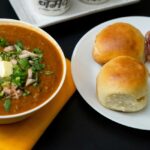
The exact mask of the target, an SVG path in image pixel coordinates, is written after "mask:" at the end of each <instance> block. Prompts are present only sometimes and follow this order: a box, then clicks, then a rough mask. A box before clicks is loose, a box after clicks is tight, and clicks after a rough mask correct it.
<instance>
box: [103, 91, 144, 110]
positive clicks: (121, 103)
mask: <svg viewBox="0 0 150 150" xmlns="http://www.w3.org/2000/svg"><path fill="white" fill-rule="evenodd" d="M103 102H104V103H103V105H104V106H105V107H108V108H110V109H112V110H117V111H123V112H134V111H138V110H141V109H142V108H144V107H145V105H146V103H147V98H146V96H142V97H140V98H138V99H136V98H135V97H134V96H131V95H128V94H120V93H119V94H118V93H117V94H111V95H108V96H107V97H106V99H105V101H103Z"/></svg>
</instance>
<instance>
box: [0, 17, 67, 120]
mask: <svg viewBox="0 0 150 150" xmlns="http://www.w3.org/2000/svg"><path fill="white" fill-rule="evenodd" d="M0 24H6V25H8V24H10V25H16V26H21V27H25V28H27V29H29V28H30V30H33V31H35V32H37V33H39V34H41V35H43V36H44V37H45V38H47V40H49V41H50V42H52V44H54V46H55V47H56V49H57V52H59V55H60V57H61V61H62V66H63V71H62V77H61V80H60V83H59V85H58V87H57V88H56V90H55V91H54V92H53V94H52V95H51V96H50V97H49V98H48V99H47V100H45V101H44V102H42V103H41V104H39V105H37V106H36V107H34V108H31V109H29V110H26V111H24V112H20V113H17V114H9V115H0V119H11V118H18V117H24V116H27V115H30V114H32V113H34V112H36V111H37V110H39V109H41V108H42V107H44V106H45V105H46V104H48V103H49V102H50V101H51V100H52V99H53V98H54V97H55V96H56V95H57V94H58V92H59V91H60V89H61V87H62V86H63V83H64V81H65V77H66V71H67V67H66V59H65V55H64V53H63V50H62V49H61V47H60V45H59V44H58V43H57V41H56V40H55V39H54V38H53V37H52V36H51V35H50V34H48V33H47V32H46V31H44V30H43V29H41V28H39V27H37V26H35V25H32V24H30V23H27V22H24V21H21V20H16V19H0Z"/></svg>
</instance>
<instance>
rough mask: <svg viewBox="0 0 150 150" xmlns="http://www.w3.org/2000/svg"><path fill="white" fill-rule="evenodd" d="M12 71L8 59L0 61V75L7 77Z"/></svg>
mask: <svg viewBox="0 0 150 150" xmlns="http://www.w3.org/2000/svg"><path fill="white" fill-rule="evenodd" d="M12 73H13V65H12V63H11V62H9V61H0V77H2V78H3V77H9V76H10V75H11V74H12Z"/></svg>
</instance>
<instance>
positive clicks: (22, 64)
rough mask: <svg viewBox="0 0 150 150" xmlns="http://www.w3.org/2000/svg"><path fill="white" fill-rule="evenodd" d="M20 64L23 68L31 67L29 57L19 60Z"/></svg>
mask: <svg viewBox="0 0 150 150" xmlns="http://www.w3.org/2000/svg"><path fill="white" fill-rule="evenodd" d="M18 64H19V65H20V67H21V69H23V70H27V69H29V67H30V63H29V60H28V59H27V58H23V59H20V60H19V61H18Z"/></svg>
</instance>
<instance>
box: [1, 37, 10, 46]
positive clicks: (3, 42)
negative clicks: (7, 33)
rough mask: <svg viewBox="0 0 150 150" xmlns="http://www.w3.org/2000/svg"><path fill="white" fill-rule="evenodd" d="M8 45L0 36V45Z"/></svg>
mask: <svg viewBox="0 0 150 150" xmlns="http://www.w3.org/2000/svg"><path fill="white" fill-rule="evenodd" d="M7 45H8V42H7V41H6V40H5V39H4V38H0V46H1V47H5V46H7Z"/></svg>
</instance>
